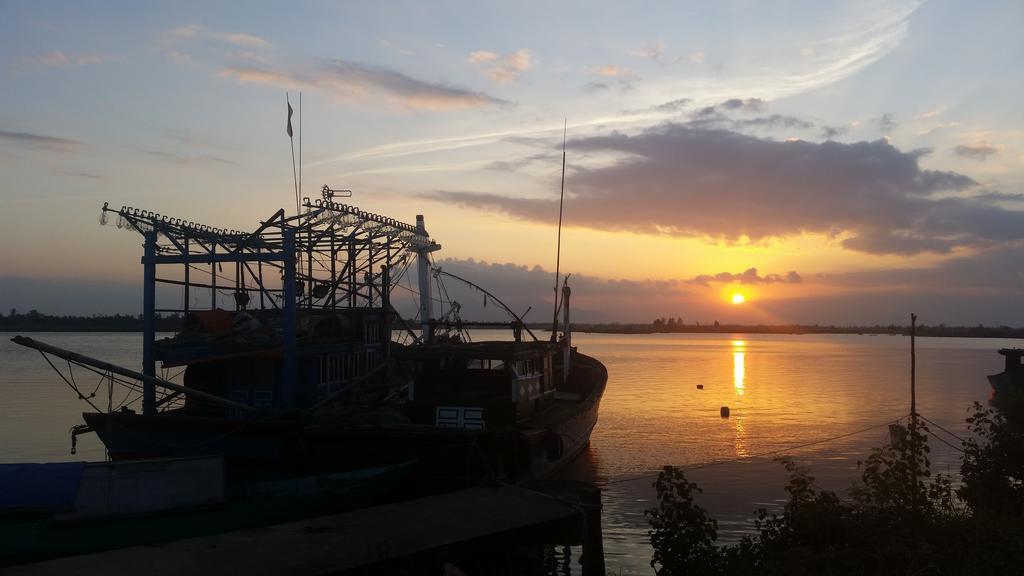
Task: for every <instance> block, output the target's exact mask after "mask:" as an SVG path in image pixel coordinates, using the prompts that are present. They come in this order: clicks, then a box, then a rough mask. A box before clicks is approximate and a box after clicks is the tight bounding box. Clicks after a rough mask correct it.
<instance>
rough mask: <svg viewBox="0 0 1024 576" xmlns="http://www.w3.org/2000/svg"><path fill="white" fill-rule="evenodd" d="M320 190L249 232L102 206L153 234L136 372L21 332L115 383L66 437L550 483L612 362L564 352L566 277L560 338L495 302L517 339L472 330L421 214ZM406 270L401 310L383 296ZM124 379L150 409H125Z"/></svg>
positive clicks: (126, 447) (128, 454)
mask: <svg viewBox="0 0 1024 576" xmlns="http://www.w3.org/2000/svg"><path fill="white" fill-rule="evenodd" d="M321 193H322V198H320V199H317V200H315V201H310V199H308V198H305V199H303V201H302V209H301V210H300V213H299V214H297V215H294V216H287V215H286V214H285V211H284V210H278V211H277V212H276V213H275V214H273V215H272V216H271V217H270V218H267V219H266V220H263V221H261V222H259V224H258V225H257V226H256V227H255V229H254V230H253V231H252V232H242V231H237V230H227V229H223V228H215V227H210V226H206V225H202V224H197V223H195V222H192V221H185V220H180V219H177V218H169V217H167V216H161V215H160V214H155V213H152V212H149V211H145V210H139V209H136V208H132V207H128V206H122V207H121V208H119V209H115V208H111V207H109V206H108V205H107V204H104V206H103V209H102V217H101V222H104V223H106V222H107V221H108V220H109V218H110V217H111V216H113V217H114V218H116V223H117V226H118V227H119V228H123V229H127V230H130V231H133V232H136V233H138V234H140V235H141V236H142V238H143V255H142V264H143V320H144V329H143V362H142V370H141V371H136V370H132V369H129V368H126V367H123V366H116V365H113V364H110V363H107V362H104V361H103V360H102V359H98V358H92V357H87V356H84V355H81V354H77V353H75V352H74V351H70V350H64V349H60V348H57V347H55V346H51V345H49V344H46V343H44V342H39V341H37V340H34V339H31V338H26V337H16V338H14V339H13V340H14V342H16V343H18V344H21V345H24V346H28V347H31V348H34V349H37V350H39V351H41V352H43V353H44V355H50V356H55V357H58V358H61V359H63V360H65V361H66V362H67V366H68V370H71V369H72V368H77V369H85V370H89V371H92V372H94V373H97V374H99V375H101V376H102V377H103V378H104V380H105V381H106V382H107V385H108V388H107V406H106V407H105V409H104V408H101V407H100V406H99V405H97V403H95V402H92V401H91V400H87V401H89V402H90V404H91V407H92V410H89V411H87V412H85V413H84V414H83V418H84V421H85V422H84V424H83V425H80V426H78V427H76V429H75V431H74V434H76V435H77V434H82V433H90V432H93V433H95V434H97V436H98V437H99V439H100V440H101V441H102V442H103V444H104V446H105V447H106V450H107V453H108V454H109V456H110V458H112V459H113V460H115V461H120V460H132V459H140V458H160V457H195V456H208V455H214V456H222V457H223V458H225V460H226V462H227V464H228V466H229V467H234V468H238V469H247V470H249V469H255V470H266V469H272V470H286V471H288V472H289V473H290V474H293V475H300V474H313V473H330V472H337V471H340V470H351V469H359V468H366V467H372V466H381V465H387V464H392V463H395V462H399V461H404V460H408V459H410V458H414V459H416V460H417V462H418V464H417V467H418V468H417V469H418V471H419V473H420V474H421V475H423V476H429V477H431V478H435V479H441V480H443V479H446V478H447V479H461V480H463V481H466V482H473V481H478V480H479V479H480V478H484V477H496V478H501V479H506V480H512V481H524V482H525V481H530V480H534V479H539V478H544V477H547V476H550V475H551V474H554V473H556V472H557V471H558V469H559V468H560V467H561V466H564V465H565V463H567V462H568V461H570V460H571V459H572V458H573V457H575V456H576V455H577V454H579V453H580V451H581V450H582V449H583V448H585V447H586V446H587V444H588V443H589V439H590V433H591V430H592V429H593V427H594V425H595V423H596V421H597V415H598V408H599V405H600V399H601V396H602V394H603V392H604V388H605V384H606V381H607V371H606V370H605V368H604V366H603V365H602V364H601V363H600V362H599V361H597V360H596V359H594V358H591V357H589V356H586V355H584V354H582V353H580V352H578V351H577V350H576V349H575V348H574V347H573V346H572V341H571V330H570V322H569V297H570V293H571V291H570V289H569V286H568V283H567V282H563V284H562V287H561V288H562V289H561V295H562V297H561V302H560V309H561V310H562V311H563V314H564V315H563V324H562V327H561V330H559V329H558V326H557V324H556V325H554V326H553V327H552V337H551V338H550V339H548V340H540V339H537V338H536V337H535V336H534V334H533V332H532V331H531V330H530V329H529V328H528V327H527V326H526V324H525V323H524V322H523V320H522V318H520V317H519V316H517V315H516V314H515V313H513V312H512V311H511V309H509V308H508V307H507V306H504V305H503V304H502V306H503V308H504V310H505V311H506V312H507V313H508V315H509V322H508V323H506V324H505V325H506V326H507V327H509V328H510V329H511V330H512V332H513V338H511V339H510V340H508V341H501V342H472V341H470V338H469V337H468V336H466V334H465V332H464V329H465V328H466V326H469V325H472V324H473V323H472V322H468V321H463V320H461V319H459V318H457V317H453V314H452V312H453V310H454V309H449V311H448V313H447V314H444V315H442V317H440V318H438V317H437V316H435V314H434V309H433V306H434V295H433V290H432V285H433V284H435V283H437V282H439V281H440V280H442V279H444V278H456V279H458V280H463V281H465V280H464V279H461V278H459V277H457V276H454V275H452V274H449V273H447V272H445V271H443V270H441V269H439V268H437V267H436V266H433V265H432V263H431V260H430V255H431V253H432V252H435V251H437V250H439V249H440V248H441V246H440V245H439V244H438V243H437V242H435V241H434V240H433V239H431V238H430V236H429V234H427V231H426V227H425V224H424V219H423V217H422V216H417V220H416V224H415V225H410V224H406V223H403V222H400V221H397V220H394V219H392V218H389V217H386V216H382V215H377V214H373V213H369V212H366V211H363V210H360V209H359V208H357V207H355V206H351V205H348V204H344V203H340V202H338V201H336V197H337V196H339V195H341V196H344V195H347V194H350V193H348V192H347V191H338V190H332V189H330V188H328V187H327V186H324V187H323V189H322V190H321ZM413 268H415V270H416V275H417V277H418V278H417V279H418V284H419V313H418V319H417V320H414V321H407V320H405V319H403V318H402V316H401V315H400V314H398V313H397V312H396V310H395V309H394V308H393V307H392V305H391V291H392V289H393V288H395V286H396V285H397V283H398V282H399V281H401V279H402V278H403V277H404V276H405V275H406V274H410V275H411V274H412V272H411V270H412V269H413ZM466 282H468V281H466ZM469 284H470V285H471V286H474V287H476V288H479V289H481V290H483V288H482V287H479V286H477V285H476V284H473V283H472V282H469ZM158 286H159V287H160V288H161V291H162V292H161V297H162V299H163V301H162V302H161V305H159V306H158V303H157V300H158V299H157V294H158V290H157V288H158ZM168 290H170V291H171V292H172V293H173V292H174V291H177V292H176V295H173V296H172V297H171V298H173V301H168V298H167V293H168ZM486 293H487V294H489V295H490V296H491V298H492V299H493V300H494V301H496V302H499V303H500V300H499V299H498V298H497V297H496V296H495V295H493V294H491V293H490V292H486ZM556 295H557V291H556ZM197 296H203V297H204V299H206V298H208V300H207V301H206V302H205V304H204V305H202V306H199V305H197V302H196V300H197ZM158 314H164V315H167V314H175V315H180V316H179V317H180V318H181V326H180V328H179V330H178V331H177V332H176V333H175V335H174V336H172V337H170V338H161V339H158V338H157V332H156V324H157V315H158ZM557 315H558V312H557V310H556V315H555V318H556V320H557ZM414 322H416V323H414ZM417 323H418V324H417ZM399 337H401V338H402V339H404V340H405V342H404V343H403V342H400V341H399V340H398V338H399ZM158 363H159V365H160V371H159V372H158V370H157V366H158ZM171 370H177V371H181V374H182V378H181V381H180V382H175V381H172V380H173V378H170V376H169V374H170V371H171ZM62 377H64V378H65V380H66V381H67V382H68V384H69V386H71V387H72V388H75V390H76V392H78V393H79V395H80V397H86V396H84V395H82V393H81V391H79V390H78V389H77V388H76V385H75V382H76V380H75V379H74V378H73V377H72V375H70V374H63V373H62ZM115 387H126V388H128V389H129V390H135V391H137V392H138V394H139V395H140V397H141V406H138V405H115V404H114V402H113V399H114V398H115V395H114V394H113V392H112V389H113V388H115Z"/></svg>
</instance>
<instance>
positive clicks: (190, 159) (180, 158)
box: [143, 150, 238, 167]
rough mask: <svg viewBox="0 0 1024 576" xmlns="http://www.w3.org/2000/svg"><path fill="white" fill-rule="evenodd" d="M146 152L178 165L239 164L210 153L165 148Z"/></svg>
mask: <svg viewBox="0 0 1024 576" xmlns="http://www.w3.org/2000/svg"><path fill="white" fill-rule="evenodd" d="M143 152H145V153H146V154H148V155H150V156H152V157H154V158H158V159H160V160H163V161H165V162H170V163H172V164H176V165H178V166H191V167H202V166H227V165H237V164H238V162H235V161H234V160H229V159H227V158H222V157H220V156H212V155H208V154H197V155H188V154H178V153H176V152H167V151H165V150H143Z"/></svg>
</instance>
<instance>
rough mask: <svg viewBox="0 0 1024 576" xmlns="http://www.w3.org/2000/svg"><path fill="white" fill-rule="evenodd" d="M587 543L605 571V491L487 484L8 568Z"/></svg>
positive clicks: (252, 574) (305, 564) (31, 571)
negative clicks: (602, 516)
mask: <svg viewBox="0 0 1024 576" xmlns="http://www.w3.org/2000/svg"><path fill="white" fill-rule="evenodd" d="M544 544H556V545H582V546H583V559H582V562H583V573H584V574H587V575H589V574H601V575H603V574H604V558H603V552H602V550H601V528H600V492H599V491H598V490H597V489H595V488H592V487H590V488H587V487H583V486H578V485H570V486H568V487H565V486H563V487H562V488H561V489H559V490H558V491H557V492H552V491H548V492H537V491H532V490H526V489H523V488H518V487H512V486H494V487H480V488H471V489H466V490H460V491H456V492H450V493H447V494H441V495H437V496H430V497H426V498H419V499H415V500H408V501H405V502H397V503H392V504H386V505H383V506H376V507H372V508H364V509H361V510H356V511H353V512H346V513H342V514H335V515H331V516H322V517H318V518H310V519H306V520H302V521H297V522H290V523H286V524H278V525H274V526H265V527H261V528H255V529H251V530H242V531H238V532H230V533H226V534H218V535H213V536H204V537H198V538H188V539H184V540H177V541H173V542H167V543H165V544H161V545H157V546H135V547H130V548H122V549H117V550H110V551H106V552H99V553H95V554H86V555H82V556H73V557H68V558H60V559H56V560H49V561H45V562H39V563H34V564H27V565H22V566H15V567H10V568H8V569H7V571H6V572H5V574H10V575H11V576H22V575H37V574H47V575H69V576H72V575H73V576H78V575H80V574H89V573H100V572H105V571H108V570H110V569H111V567H116V569H117V571H118V572H122V573H126V574H148V575H150V576H164V575H166V576H180V575H181V574H224V573H229V572H234V573H244V574H246V575H249V576H259V575H279V574H302V575H318V574H343V573H381V572H384V573H387V572H388V571H389V569H391V568H396V567H401V566H404V565H409V564H411V563H413V562H417V564H415V565H419V566H420V567H421V568H422V564H418V563H419V562H437V559H438V558H452V557H453V556H452V555H451V554H450V553H451V552H453V551H456V550H457V549H461V550H473V551H474V552H475V553H481V552H482V553H485V554H486V551H488V550H496V551H504V550H507V549H508V548H510V547H512V546H521V545H544Z"/></svg>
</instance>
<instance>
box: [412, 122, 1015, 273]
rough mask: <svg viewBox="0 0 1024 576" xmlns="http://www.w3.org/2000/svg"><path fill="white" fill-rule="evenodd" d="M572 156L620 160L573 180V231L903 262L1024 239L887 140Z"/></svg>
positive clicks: (628, 140)
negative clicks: (808, 237)
mask: <svg viewBox="0 0 1024 576" xmlns="http://www.w3.org/2000/svg"><path fill="white" fill-rule="evenodd" d="M568 146H569V149H570V150H571V151H576V152H577V153H595V154H605V155H610V156H612V157H614V158H616V160H614V161H612V162H611V163H609V164H606V165H604V166H601V167H597V168H590V169H582V170H579V171H577V172H576V173H574V174H572V175H571V176H570V177H569V180H568V181H567V184H566V190H568V191H569V192H570V195H569V197H568V198H567V199H566V205H565V212H566V214H568V215H570V218H569V222H572V223H573V225H576V226H580V227H589V228H594V229H600V230H617V231H628V232H633V233H639V234H652V235H670V236H676V237H695V238H708V239H715V240H718V241H724V242H737V241H741V240H749V241H754V242H758V241H763V240H767V239H770V238H781V237H790V236H797V235H800V234H804V233H811V234H822V235H826V236H828V237H832V238H836V239H837V240H840V241H841V242H842V246H844V247H846V248H848V249H851V250H856V251H861V252H868V253H875V254H904V255H909V254H916V253H920V252H928V251H930V252H937V253H943V252H949V251H950V250H953V249H954V248H960V247H974V248H980V247H985V246H990V245H993V244H999V243H1005V242H1012V241H1018V240H1022V239H1024V211H1014V210H1007V209H1005V208H1002V207H999V206H998V205H995V204H993V203H990V202H985V201H979V200H977V199H972V198H969V197H963V196H959V195H957V194H958V193H961V194H962V193H964V192H967V191H969V190H971V189H973V188H975V187H976V186H977V183H976V182H975V181H974V180H972V179H971V178H969V177H967V176H964V175H962V174H958V173H955V172H941V171H932V170H924V169H922V168H921V167H920V166H919V164H918V161H919V159H920V157H921V155H922V153H923V152H922V151H910V152H903V151H900V150H899V149H897V148H895V147H894V146H892V145H891V144H890V143H888V142H886V141H884V140H878V141H874V142H856V143H849V144H846V143H839V142H833V141H828V142H822V143H813V142H806V141H803V140H795V141H785V142H780V141H775V140H769V139H764V138H757V137H754V136H751V135H746V134H741V133H737V132H733V131H729V130H722V129H707V128H700V127H694V126H692V125H687V124H664V125H662V126H658V127H655V128H651V129H648V130H645V131H643V132H640V133H637V134H635V135H626V134H621V133H612V134H610V135H606V136H593V137H586V138H580V139H575V140H571V141H570V142H569V144H568ZM426 196H428V197H432V198H435V199H439V200H444V201H447V202H454V203H457V204H459V205H462V206H464V207H468V208H475V209H486V210H496V211H500V212H504V213H507V214H509V215H512V216H515V217H518V218H523V219H527V220H533V221H539V222H550V220H551V214H553V213H557V210H558V207H557V199H555V198H552V199H536V198H515V197H507V196H500V195H496V194H486V193H477V192H443V191H442V192H435V193H432V194H427V195H426ZM625 198H628V201H626V200H625Z"/></svg>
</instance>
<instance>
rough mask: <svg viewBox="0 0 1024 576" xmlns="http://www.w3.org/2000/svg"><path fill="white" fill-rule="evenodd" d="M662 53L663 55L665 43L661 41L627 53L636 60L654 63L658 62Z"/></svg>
mask: <svg viewBox="0 0 1024 576" xmlns="http://www.w3.org/2000/svg"><path fill="white" fill-rule="evenodd" d="M664 53H665V42H663V41H661V40H658V41H657V42H654V43H653V44H648V45H646V46H644V47H642V48H639V49H637V50H630V52H629V54H630V56H635V57H636V58H643V59H645V60H654V61H658V60H660V59H661V57H662V55H663V54H664Z"/></svg>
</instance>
